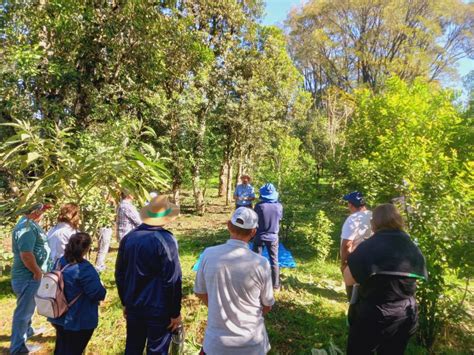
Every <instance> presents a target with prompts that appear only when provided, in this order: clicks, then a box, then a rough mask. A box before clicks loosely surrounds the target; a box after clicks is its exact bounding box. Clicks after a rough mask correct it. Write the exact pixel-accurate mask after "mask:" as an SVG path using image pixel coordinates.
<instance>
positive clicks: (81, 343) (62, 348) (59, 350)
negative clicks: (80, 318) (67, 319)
mask: <svg viewBox="0 0 474 355" xmlns="http://www.w3.org/2000/svg"><path fill="white" fill-rule="evenodd" d="M53 326H54V328H56V345H55V347H54V355H81V354H82V353H83V352H84V350H85V349H86V346H87V343H89V340H90V339H91V337H92V333H94V329H83V330H79V331H71V330H64V327H62V326H60V325H56V324H53Z"/></svg>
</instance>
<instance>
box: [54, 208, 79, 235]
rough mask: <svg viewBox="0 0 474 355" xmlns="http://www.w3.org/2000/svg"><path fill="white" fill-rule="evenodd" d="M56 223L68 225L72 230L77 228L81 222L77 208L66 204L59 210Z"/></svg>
mask: <svg viewBox="0 0 474 355" xmlns="http://www.w3.org/2000/svg"><path fill="white" fill-rule="evenodd" d="M58 222H64V223H68V224H69V225H70V226H71V227H73V228H74V229H77V228H78V227H79V224H80V222H81V219H80V216H79V206H78V205H77V204H75V203H66V204H65V205H62V206H61V209H60V210H59V216H58Z"/></svg>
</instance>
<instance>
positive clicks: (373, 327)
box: [347, 298, 418, 355]
mask: <svg viewBox="0 0 474 355" xmlns="http://www.w3.org/2000/svg"><path fill="white" fill-rule="evenodd" d="M354 306H355V307H354ZM351 307H353V309H352V312H350V316H349V323H350V328H349V338H348V339H347V355H366V354H367V355H369V354H370V355H372V354H378V355H403V354H404V352H405V348H406V347H407V344H408V340H409V339H410V337H411V336H412V335H413V334H414V333H415V331H416V328H417V325H418V311H417V306H416V303H415V299H414V298H410V299H407V300H403V301H398V302H387V303H385V304H381V305H373V304H368V303H363V302H361V303H358V304H356V305H353V306H351Z"/></svg>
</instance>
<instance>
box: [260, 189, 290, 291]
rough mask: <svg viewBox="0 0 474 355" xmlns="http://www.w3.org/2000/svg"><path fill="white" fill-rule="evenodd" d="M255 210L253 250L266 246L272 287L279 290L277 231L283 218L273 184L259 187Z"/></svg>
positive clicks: (281, 208) (281, 207)
mask: <svg viewBox="0 0 474 355" xmlns="http://www.w3.org/2000/svg"><path fill="white" fill-rule="evenodd" d="M255 212H256V213H257V215H258V228H257V234H256V235H255V238H254V241H253V251H254V252H256V253H258V254H262V250H263V246H264V245H265V246H266V247H267V250H268V255H269V256H270V266H271V269H272V284H273V289H274V290H279V289H280V268H279V265H278V232H279V231H280V221H281V219H282V218H283V206H282V205H281V203H280V202H278V191H277V190H276V189H275V186H273V184H270V183H268V184H265V185H263V186H262V187H261V188H260V202H259V203H257V204H256V205H255Z"/></svg>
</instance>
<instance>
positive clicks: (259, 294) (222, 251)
mask: <svg viewBox="0 0 474 355" xmlns="http://www.w3.org/2000/svg"><path fill="white" fill-rule="evenodd" d="M194 292H196V293H200V294H206V293H207V295H208V301H209V303H208V312H209V313H208V318H207V328H206V333H205V336H204V344H203V348H204V352H205V353H206V354H208V355H222V354H225V355H242V354H245V355H263V354H266V353H267V352H268V351H269V350H270V342H269V341H268V335H267V331H266V329H265V323H264V319H263V315H262V305H265V306H272V305H273V304H274V303H275V299H274V298H273V286H272V278H271V271H270V264H269V262H268V260H267V259H265V258H264V257H262V256H260V255H258V254H256V253H254V252H252V251H251V250H250V249H249V248H248V244H247V243H245V242H243V241H240V240H235V239H230V240H228V241H227V243H225V244H222V245H218V246H215V247H211V248H207V249H206V250H205V251H204V254H203V256H202V259H201V263H200V265H199V270H198V272H197V274H196V281H195V284H194Z"/></svg>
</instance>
